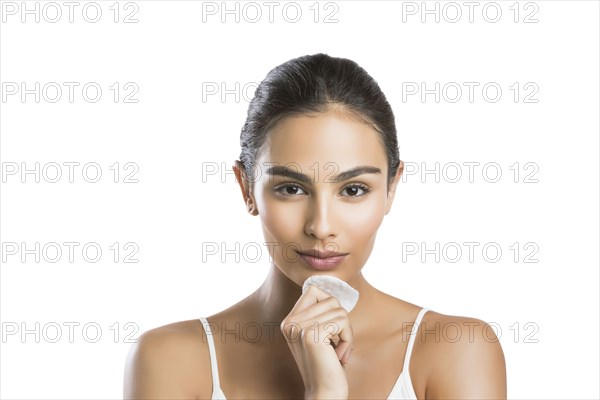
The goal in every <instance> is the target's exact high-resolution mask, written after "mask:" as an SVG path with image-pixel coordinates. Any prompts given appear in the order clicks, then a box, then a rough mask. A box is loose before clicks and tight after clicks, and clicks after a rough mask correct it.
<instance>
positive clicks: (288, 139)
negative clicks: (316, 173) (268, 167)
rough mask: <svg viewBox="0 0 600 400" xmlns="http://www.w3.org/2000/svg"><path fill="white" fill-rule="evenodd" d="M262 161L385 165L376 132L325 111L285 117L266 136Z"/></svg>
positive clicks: (345, 117) (379, 139) (354, 119)
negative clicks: (266, 140) (266, 141)
mask: <svg viewBox="0 0 600 400" xmlns="http://www.w3.org/2000/svg"><path fill="white" fill-rule="evenodd" d="M269 136H270V137H269V139H270V140H269V143H268V145H267V146H266V148H265V149H264V154H262V157H261V158H262V159H264V160H265V161H271V162H278V163H286V162H297V163H311V162H321V163H323V164H324V163H327V162H336V163H338V164H344V165H346V166H351V165H356V164H357V163H358V164H372V165H380V164H387V159H386V154H385V148H384V145H383V143H382V141H381V138H380V136H379V133H378V132H377V131H376V130H374V129H373V128H372V127H371V126H370V125H368V124H366V123H364V122H360V121H359V120H357V119H356V118H352V117H350V116H348V115H346V114H343V113H339V112H326V113H321V114H317V115H311V116H306V115H297V116H293V117H288V118H285V119H284V120H282V121H280V123H279V124H277V126H276V127H275V128H274V129H273V130H272V131H271V132H270V133H269Z"/></svg>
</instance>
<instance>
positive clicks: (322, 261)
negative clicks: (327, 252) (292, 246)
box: [298, 252, 347, 271]
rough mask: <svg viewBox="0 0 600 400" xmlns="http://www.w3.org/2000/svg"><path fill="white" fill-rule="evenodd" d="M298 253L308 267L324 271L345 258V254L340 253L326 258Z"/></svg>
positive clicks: (332, 267)
mask: <svg viewBox="0 0 600 400" xmlns="http://www.w3.org/2000/svg"><path fill="white" fill-rule="evenodd" d="M298 255H299V256H300V258H301V259H302V260H304V262H305V263H306V264H307V265H308V266H309V267H311V268H313V269H316V270H319V271H326V270H331V269H334V268H335V267H337V266H338V265H339V264H340V263H341V262H342V261H343V260H344V259H345V258H346V255H347V254H340V255H337V256H333V257H327V258H320V257H313V256H311V255H308V254H303V253H300V252H298Z"/></svg>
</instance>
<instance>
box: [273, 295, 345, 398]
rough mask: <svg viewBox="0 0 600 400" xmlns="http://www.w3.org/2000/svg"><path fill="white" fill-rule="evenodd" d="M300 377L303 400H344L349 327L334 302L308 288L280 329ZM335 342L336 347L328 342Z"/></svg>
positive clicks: (343, 311)
mask: <svg viewBox="0 0 600 400" xmlns="http://www.w3.org/2000/svg"><path fill="white" fill-rule="evenodd" d="M280 329H281V332H282V333H283V335H284V337H285V339H286V341H287V343H288V346H289V347H290V350H291V352H292V355H293V356H294V360H295V361H296V364H297V365H298V369H299V370H300V373H301V374H302V379H303V381H304V387H305V398H307V399H317V398H335V399H346V398H348V380H347V378H346V372H345V371H344V368H343V366H342V364H341V363H344V364H346V363H348V360H349V356H350V354H349V353H350V351H351V349H352V343H353V338H352V327H351V326H350V321H349V319H348V313H347V312H346V310H345V309H344V308H343V307H342V306H340V302H339V301H338V299H337V298H335V297H333V296H330V295H329V294H328V293H326V292H324V291H322V290H321V289H319V288H317V287H316V286H312V285H311V286H309V287H308V289H307V290H306V291H305V292H304V293H303V294H302V295H301V296H300V298H299V299H298V301H297V302H296V305H295V306H294V308H293V309H292V311H290V313H289V314H288V315H287V316H286V317H285V318H284V320H283V321H282V322H281V326H280ZM334 337H335V338H339V341H338V342H337V344H336V343H335V342H334V340H333V339H332V338H334Z"/></svg>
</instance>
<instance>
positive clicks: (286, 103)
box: [124, 54, 506, 399]
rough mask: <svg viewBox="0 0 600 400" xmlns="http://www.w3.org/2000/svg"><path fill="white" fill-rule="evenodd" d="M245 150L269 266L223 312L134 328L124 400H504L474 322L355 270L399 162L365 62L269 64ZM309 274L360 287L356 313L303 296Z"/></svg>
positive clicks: (489, 342) (246, 192) (246, 175)
mask: <svg viewBox="0 0 600 400" xmlns="http://www.w3.org/2000/svg"><path fill="white" fill-rule="evenodd" d="M241 146H242V152H241V155H240V160H238V161H236V162H235V166H234V171H235V174H236V177H237V180H238V183H239V185H240V189H241V192H242V196H243V200H244V203H245V205H246V207H247V210H248V212H249V213H250V214H251V215H254V216H256V215H258V216H260V219H261V223H262V228H263V232H264V237H265V242H266V243H270V244H272V245H270V246H268V248H269V252H270V255H271V259H272V260H273V262H272V263H271V266H270V270H269V273H268V276H267V277H266V279H265V281H264V282H263V283H262V285H261V286H260V287H259V288H258V289H256V291H255V292H253V293H252V294H251V295H249V296H248V297H247V298H245V299H243V300H242V301H240V302H239V303H237V304H234V305H233V306H231V307H230V308H228V309H226V310H223V311H221V312H219V313H217V314H214V315H211V316H208V317H204V316H203V317H200V318H199V319H195V320H190V321H182V322H177V323H173V324H170V325H165V326H162V327H159V328H155V329H152V330H149V331H147V332H145V333H144V334H143V335H142V336H141V337H140V340H139V342H138V343H137V344H135V345H134V346H133V347H132V349H131V351H130V353H129V357H128V361H127V365H126V371H125V382H124V397H125V398H127V399H132V398H153V399H157V398H161V399H167V398H168V399H178V398H186V399H211V398H212V399H217V398H227V399H303V398H310V399H404V398H406V399H408V398H411V399H415V398H418V399H442V398H443V399H448V398H452V399H462V398H478V399H483V398H506V371H505V361H504V355H503V352H502V348H501V346H500V344H499V342H498V340H497V338H496V336H495V335H494V332H493V330H492V329H490V327H489V326H488V325H487V324H486V323H485V322H483V321H481V320H479V319H475V318H468V317H460V316H453V315H444V314H440V313H437V312H435V311H433V310H429V309H427V308H422V307H419V306H417V305H415V304H411V303H409V302H407V301H404V300H401V299H397V298H395V297H392V296H390V295H388V294H386V293H384V292H381V291H379V290H377V289H376V288H375V287H373V286H371V285H370V284H369V282H367V281H366V279H365V278H364V276H363V275H362V273H361V269H362V267H363V266H364V265H365V263H366V261H367V259H368V257H369V255H370V254H371V251H372V249H373V245H374V242H375V237H376V234H377V230H378V229H379V226H380V225H381V223H382V221H383V218H384V216H385V215H386V214H387V213H388V212H389V211H390V208H391V206H392V202H393V200H394V195H395V193H396V188H397V185H398V181H399V179H400V177H401V175H402V171H403V168H404V165H403V162H402V161H400V159H399V151H398V143H397V137H396V127H395V122H394V114H393V112H392V109H391V107H390V105H389V103H388V101H387V100H386V98H385V96H384V94H383V93H382V91H381V89H380V88H379V86H378V85H377V83H376V82H375V81H374V80H373V78H371V77H370V76H369V74H368V73H367V72H366V71H365V70H364V69H362V68H361V67H360V66H359V65H357V64H356V63H355V62H353V61H351V60H348V59H344V58H333V57H330V56H328V55H326V54H315V55H311V56H304V57H299V58H296V59H293V60H290V61H288V62H286V63H284V64H282V65H280V66H278V67H276V68H274V69H273V70H272V71H270V72H269V74H268V75H267V77H266V78H265V79H264V80H263V82H262V83H261V84H260V86H259V87H258V88H257V90H256V94H255V97H254V99H253V100H252V101H251V103H250V106H249V110H248V116H247V120H246V123H245V124H244V126H243V129H242V133H241ZM386 267H389V266H381V268H386ZM312 275H331V276H334V277H337V278H339V279H341V280H343V281H345V282H347V283H348V284H349V285H350V286H352V287H353V288H355V289H356V290H357V291H358V292H359V293H360V297H359V300H358V303H357V304H356V306H355V308H354V309H352V310H351V311H350V312H347V311H346V310H345V309H344V308H342V307H341V306H340V302H339V301H338V299H337V298H335V297H333V296H330V295H328V294H327V293H326V292H325V291H323V290H321V289H319V288H317V287H315V286H309V287H308V290H306V291H305V292H304V293H303V292H302V285H303V283H304V281H305V280H306V279H307V278H308V277H310V276H312Z"/></svg>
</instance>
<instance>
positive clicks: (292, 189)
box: [275, 185, 304, 196]
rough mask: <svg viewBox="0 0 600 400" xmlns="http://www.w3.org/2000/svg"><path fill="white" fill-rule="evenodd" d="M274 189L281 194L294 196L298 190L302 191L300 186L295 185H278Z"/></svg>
mask: <svg viewBox="0 0 600 400" xmlns="http://www.w3.org/2000/svg"><path fill="white" fill-rule="evenodd" d="M275 191H276V192H277V193H279V194H281V195H283V196H295V195H297V194H298V191H302V192H303V191H304V190H303V189H302V188H301V187H300V186H297V185H284V186H280V187H278V188H277V189H275Z"/></svg>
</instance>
